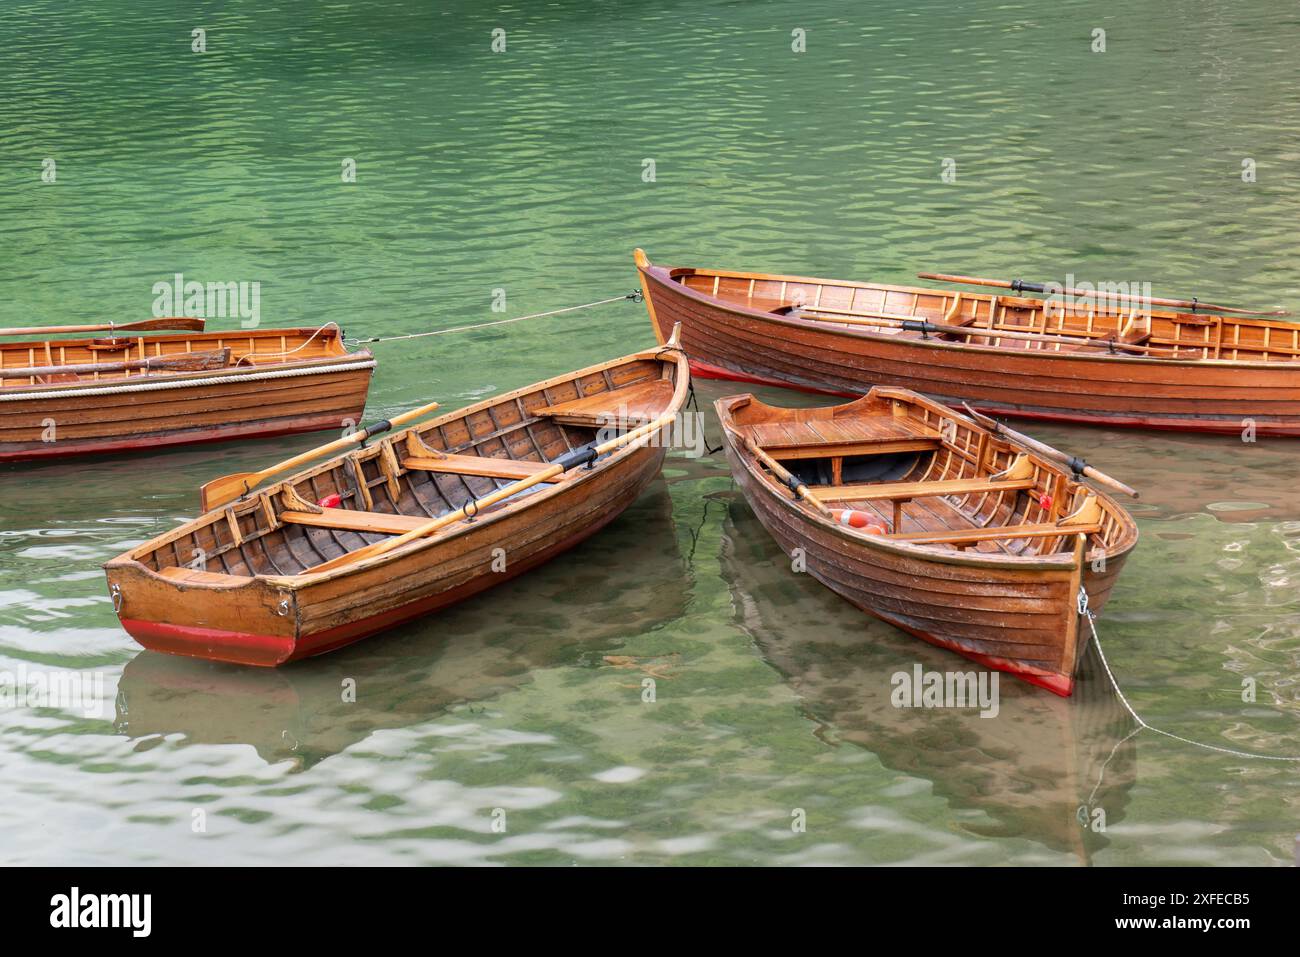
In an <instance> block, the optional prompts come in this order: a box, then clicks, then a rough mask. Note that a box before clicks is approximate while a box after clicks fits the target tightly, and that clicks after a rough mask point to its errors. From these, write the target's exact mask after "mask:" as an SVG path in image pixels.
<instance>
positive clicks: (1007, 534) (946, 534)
mask: <svg viewBox="0 0 1300 957" xmlns="http://www.w3.org/2000/svg"><path fill="white" fill-rule="evenodd" d="M1100 531H1101V526H1100V525H1097V524H1090V525H1057V524H1054V523H1051V522H1048V523H1043V524H1031V525H1002V526H998V527H995V528H963V529H954V530H952V531H942V532H905V533H903V534H901V535H899V534H894V535H885V536H883V537H884V538H887V539H889V540H890V541H894V542H912V543H913V544H916V545H941V544H957V543H960V542H993V541H1012V540H1015V539H1019V538H1044V537H1049V536H1054V535H1093V534H1096V533H1097V532H1100Z"/></svg>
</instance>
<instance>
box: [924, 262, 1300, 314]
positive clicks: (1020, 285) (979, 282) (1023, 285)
mask: <svg viewBox="0 0 1300 957" xmlns="http://www.w3.org/2000/svg"><path fill="white" fill-rule="evenodd" d="M916 275H917V277H918V278H920V279H933V280H935V281H937V282H961V283H966V284H967V285H969V286H989V287H990V288H993V289H1010V290H1011V291H1013V292H1037V293H1046V292H1047V285H1048V284H1047V283H1041V282H1025V281H1024V280H1023V279H984V278H982V277H980V276H953V275H950V274H948V273H941V272H919V273H917V274H916ZM1051 291H1052V293H1053V294H1055V295H1060V296H1073V297H1074V298H1076V299H1096V298H1100V297H1102V296H1105V297H1108V298H1114V299H1116V300H1118V301H1122V302H1147V303H1150V304H1151V305H1153V306H1171V307H1173V308H1175V309H1190V310H1191V311H1192V312H1196V311H1197V310H1198V309H1204V310H1205V311H1207V312H1230V313H1233V314H1235V315H1238V316H1289V315H1291V313H1289V312H1287V311H1286V310H1285V309H1275V310H1273V311H1271V312H1269V311H1260V310H1255V309H1235V308H1233V307H1232V306H1220V305H1217V304H1215V303H1212V302H1201V301H1200V300H1199V299H1159V298H1156V297H1155V296H1151V297H1149V298H1148V297H1145V296H1128V295H1120V294H1118V293H1110V292H1105V291H1102V290H1091V291H1089V290H1086V289H1066V288H1062V287H1060V286H1055V285H1053V286H1052V290H1051Z"/></svg>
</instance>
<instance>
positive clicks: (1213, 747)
mask: <svg viewBox="0 0 1300 957" xmlns="http://www.w3.org/2000/svg"><path fill="white" fill-rule="evenodd" d="M1079 614H1080V615H1082V616H1083V617H1084V618H1085V619H1087V622H1088V627H1089V628H1090V629H1091V630H1092V641H1093V644H1095V645H1096V646H1097V654H1098V656H1099V657H1100V658H1101V666H1102V667H1103V668H1105V669H1106V677H1107V678H1109V679H1110V685H1111V687H1112V688H1114V689H1115V694H1117V695H1119V700H1120V703H1121V704H1122V705H1124V710H1126V711H1127V712H1128V713H1129V714H1130V715H1131V716H1132V718H1133V720H1134V721H1136V722H1137V724H1138V730H1139V731H1141V730H1146V731H1154V732H1155V733H1156V734H1162V735H1164V736H1165V737H1166V738H1173V739H1174V740H1175V741H1181V742H1182V743H1183V744H1190V745H1192V746H1194V747H1197V748H1204V749H1205V750H1207V751H1217V752H1219V753H1220V754H1228V755H1232V756H1233V757H1237V758H1251V759H1253V760H1256V761H1300V757H1293V758H1291V757H1282V756H1280V755H1273V754H1252V753H1251V752H1249V751H1238V750H1236V749H1235V748H1222V747H1219V746H1218V745H1217V744H1206V743H1204V742H1203V741H1193V740H1192V739H1191V738H1184V737H1183V736H1182V735H1179V734H1174V733H1173V732H1172V731H1166V730H1164V729H1163V728H1157V727H1156V726H1155V725H1152V724H1148V723H1147V722H1146V721H1144V720H1143V719H1142V716H1141V715H1139V714H1138V713H1137V712H1136V711H1135V710H1133V706H1132V705H1131V704H1129V703H1128V698H1126V697H1124V692H1123V691H1121V690H1120V687H1119V682H1118V681H1116V680H1115V673H1114V672H1113V671H1111V670H1110V662H1108V661H1107V660H1106V653H1105V652H1104V651H1102V650H1101V636H1100V635H1098V634H1097V622H1096V616H1095V615H1093V613H1092V610H1091V609H1090V608H1089V607H1088V593H1087V592H1086V591H1084V590H1083V589H1082V588H1080V589H1079ZM1135 733H1136V732H1135ZM1130 737H1131V735H1130ZM1124 740H1126V741H1127V740H1128V739H1127V738H1125V739H1124Z"/></svg>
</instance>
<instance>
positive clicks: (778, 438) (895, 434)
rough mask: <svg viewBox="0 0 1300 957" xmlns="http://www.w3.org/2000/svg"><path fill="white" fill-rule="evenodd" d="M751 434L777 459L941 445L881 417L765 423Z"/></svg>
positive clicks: (918, 431)
mask: <svg viewBox="0 0 1300 957" xmlns="http://www.w3.org/2000/svg"><path fill="white" fill-rule="evenodd" d="M748 431H749V437H750V438H751V439H753V441H754V444H755V445H757V446H758V447H759V448H760V449H763V450H764V451H765V452H767V453H768V454H769V455H771V456H772V458H774V459H777V460H781V459H818V458H829V457H832V456H834V457H845V456H853V455H886V454H888V453H891V452H921V451H926V450H931V449H937V448H938V447H939V445H940V442H939V438H938V437H937V436H933V435H928V434H926V433H925V431H924V430H921V429H917V428H916V427H914V426H908V425H904V424H903V423H901V422H893V421H882V420H881V419H878V418H874V419H873V418H862V419H809V420H805V421H802V422H764V423H760V424H758V425H751V426H749V427H748Z"/></svg>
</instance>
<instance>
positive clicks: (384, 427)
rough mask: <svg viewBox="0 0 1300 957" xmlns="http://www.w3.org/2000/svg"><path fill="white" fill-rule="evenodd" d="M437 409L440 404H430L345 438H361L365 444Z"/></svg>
mask: <svg viewBox="0 0 1300 957" xmlns="http://www.w3.org/2000/svg"><path fill="white" fill-rule="evenodd" d="M436 408H438V403H437V402H430V403H429V404H428V405H422V406H420V407H419V408H418V409H411V410H409V411H407V412H403V413H401V414H400V415H395V416H393V417H392V418H391V419H380V420H379V421H378V422H376V423H375V424H374V425H367V426H366V427H365V428H364V429H358V430H357V431H356V432H353V433H352V435H350V436H345V437H344V438H352V436H360V438H359V439H358V441H362V442H363V441H365V440H366V439H368V438H371V437H372V436H375V435H378V434H379V433H380V432H387V431H388V430H389V429H393V428H396V427H397V426H399V425H405V424H406V423H407V422H410V421H411V420H412V419H418V418H419V417H420V416H422V415H427V414H429V413H430V412H432V411H433V410H434V409H436ZM362 433H364V434H362Z"/></svg>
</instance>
